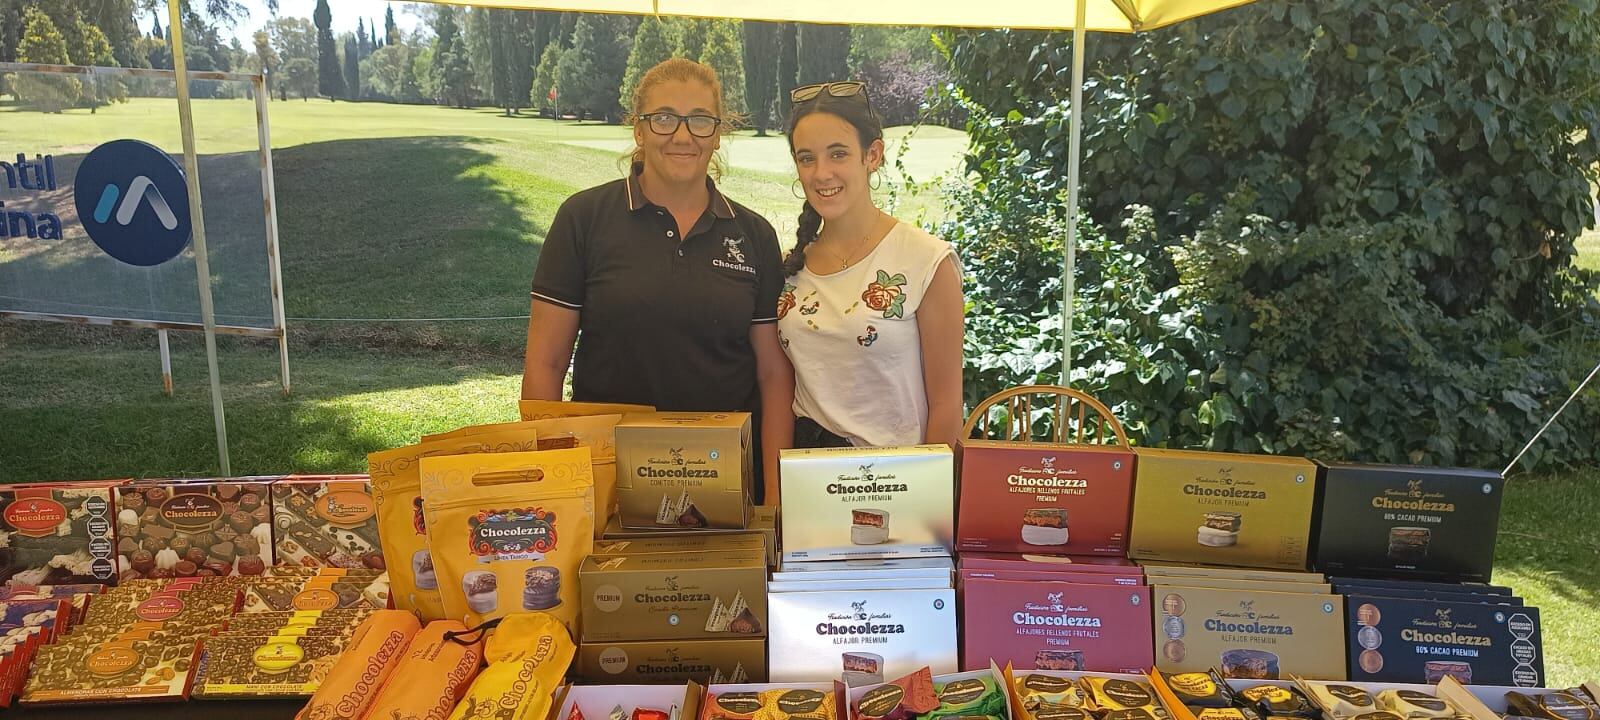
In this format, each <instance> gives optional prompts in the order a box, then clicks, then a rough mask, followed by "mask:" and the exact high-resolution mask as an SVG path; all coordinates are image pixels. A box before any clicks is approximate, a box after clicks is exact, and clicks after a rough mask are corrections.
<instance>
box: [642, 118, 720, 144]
mask: <svg viewBox="0 0 1600 720" xmlns="http://www.w3.org/2000/svg"><path fill="white" fill-rule="evenodd" d="M639 120H640V121H641V122H648V123H650V132H653V133H655V134H657V135H672V134H674V133H676V132H678V126H679V125H688V126H689V134H690V135H693V136H695V137H697V138H708V137H711V136H712V135H715V134H717V127H719V126H720V125H722V118H719V117H716V116H713V115H679V114H677V113H669V112H653V113H648V114H645V115H641V116H639Z"/></svg>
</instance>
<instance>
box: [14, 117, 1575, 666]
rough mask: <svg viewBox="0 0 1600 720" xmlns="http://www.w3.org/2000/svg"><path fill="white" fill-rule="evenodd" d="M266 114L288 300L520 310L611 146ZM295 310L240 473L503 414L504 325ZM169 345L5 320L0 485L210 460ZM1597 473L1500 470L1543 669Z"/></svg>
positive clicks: (761, 181) (242, 453)
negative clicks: (546, 251) (564, 217)
mask: <svg viewBox="0 0 1600 720" xmlns="http://www.w3.org/2000/svg"><path fill="white" fill-rule="evenodd" d="M171 105H172V103H171V101H161V100H136V101H134V102H130V103H126V104H120V105H113V106H110V107H106V108H101V109H100V111H99V112H98V113H96V114H95V115H93V116H91V115H89V114H88V113H86V112H78V111H74V112H68V113H65V114H63V115H58V116H48V117H45V116H39V115H33V114H28V113H19V112H16V111H14V110H13V109H11V108H9V107H5V106H3V105H0V128H3V131H0V132H3V137H4V139H5V140H6V144H7V146H12V145H15V146H18V147H26V148H29V151H30V152H32V148H35V147H37V148H40V149H41V151H45V150H46V149H49V150H52V151H56V152H61V153H81V152H83V151H85V150H87V149H88V148H90V147H93V146H94V145H95V144H97V143H99V142H101V141H104V140H107V139H111V138H114V137H127V136H135V137H143V138H146V139H149V140H152V141H155V142H158V143H160V144H163V145H165V146H168V147H173V148H175V147H177V132H176V128H175V126H174V125H173V124H172V123H173V120H172V116H171V114H170V113H171ZM252 108H253V106H252V104H251V103H248V102H244V101H200V102H197V103H196V114H197V122H198V125H199V130H200V138H201V139H200V150H201V152H202V153H207V154H211V155H216V154H223V153H242V152H247V151H248V150H250V149H251V148H252V147H253V143H254V134H253V133H254V131H253V129H251V127H252V126H251V124H250V123H251V122H252V120H251V113H252V112H253V110H252ZM271 113H272V115H271V122H272V132H273V144H274V146H275V148H276V149H275V152H274V163H275V166H276V170H277V191H278V200H279V206H280V208H281V216H280V227H281V230H282V248H283V278H284V284H285V288H284V297H285V304H286V306H287V310H288V314H289V315H290V316H291V317H434V316H486V315H521V314H524V313H526V312H527V309H528V298H527V287H528V283H529V280H530V279H531V276H532V272H533V266H534V263H535V262H536V261H537V257H538V250H539V245H540V242H541V240H542V238H543V236H544V232H545V228H546V226H547V224H548V222H549V220H550V218H551V216H552V215H553V213H554V211H555V208H556V207H557V206H558V205H559V204H560V203H561V201H562V200H563V199H565V198H566V197H567V196H568V195H570V194H571V193H573V192H575V191H577V190H579V189H581V188H584V187H588V186H590V185H593V184H596V183H600V182H603V181H605V180H608V179H611V178H615V177H618V176H619V174H620V166H619V164H618V158H619V155H620V154H621V153H622V152H623V151H624V150H626V149H627V147H628V145H627V142H628V139H627V131H626V130H625V129H622V128H617V127H613V126H603V125H595V124H579V123H574V122H552V121H548V120H538V119H531V118H507V117H504V116H502V115H501V114H500V113H499V112H497V111H493V110H482V109H478V110H452V109H445V108H437V107H426V106H394V105H381V104H361V103H328V102H322V101H312V102H301V101H298V100H292V101H288V102H274V103H272V104H271ZM241 128H243V129H242V130H241ZM889 135H890V138H889V139H890V141H891V150H890V152H891V155H894V154H897V153H900V152H901V148H904V154H903V155H901V157H902V160H903V162H904V164H905V166H906V168H907V169H908V172H909V174H910V175H911V180H913V181H915V182H916V183H924V182H928V181H931V180H933V179H934V178H935V177H937V176H939V175H941V174H943V173H947V172H949V171H951V170H952V169H953V168H955V167H956V166H957V161H958V159H959V155H960V152H961V149H962V147H963V144H964V139H963V137H962V136H961V135H960V134H959V133H955V132H952V131H948V130H944V129H940V128H922V129H919V130H916V131H915V132H914V133H913V132H909V131H908V130H907V129H903V128H896V129H891V131H890V133H889ZM726 147H727V153H726V155H727V158H728V161H729V164H730V171H729V174H728V176H727V177H726V178H725V179H724V181H723V186H724V189H725V190H726V191H727V193H728V194H729V195H730V196H731V197H733V198H734V199H736V200H738V201H740V202H743V203H744V204H746V205H748V206H750V207H752V208H754V209H755V210H757V211H758V212H762V213H763V214H765V215H766V216H767V217H768V218H769V219H771V220H772V221H773V223H774V225H776V226H777V227H778V228H779V232H780V235H781V236H782V237H784V238H787V237H788V236H789V233H792V228H793V216H794V215H795V214H796V212H797V211H798V205H799V201H798V200H796V199H795V198H794V197H792V196H791V195H790V187H789V185H790V180H791V178H792V177H793V176H792V167H791V166H790V165H789V163H788V159H787V155H786V152H787V147H786V145H785V144H784V141H783V139H782V138H781V137H770V138H756V137H753V136H750V135H748V134H741V135H739V136H736V137H733V138H730V139H729V140H728V142H727V146H726ZM219 167H220V166H219ZM227 172H228V171H227V170H218V173H219V174H220V175H225V174H226V173H227ZM238 172H240V173H244V174H246V175H247V174H248V173H247V172H245V171H243V170H241V171H238ZM203 175H204V173H203ZM208 182H209V181H208ZM899 189H900V190H901V191H903V192H907V191H909V190H912V189H916V188H912V187H910V186H908V185H906V184H904V183H903V182H902V184H901V185H900V186H899ZM897 212H899V213H900V214H901V216H902V217H907V218H912V217H915V216H918V215H922V214H926V215H932V216H937V215H938V214H939V213H941V212H942V208H941V207H940V206H939V205H938V204H937V201H936V200H934V199H931V198H930V197H929V194H928V193H923V194H921V195H918V196H916V197H913V198H911V199H910V200H909V201H908V202H907V203H905V204H904V205H903V206H901V207H900V208H898V209H897ZM208 223H209V217H208ZM222 227H225V225H219V226H218V227H217V228H212V230H213V232H214V233H217V237H218V239H217V240H216V242H219V243H225V242H227V240H226V238H225V237H223V236H225V235H226V232H225V231H222V230H219V228H222ZM4 252H6V251H5V250H4V246H3V245H0V262H8V261H10V260H9V256H7V255H4V254H3V253H4ZM1580 253H1581V255H1580V263H1582V264H1585V265H1587V266H1589V267H1596V268H1600V236H1596V235H1590V236H1588V237H1587V238H1585V239H1584V240H1583V241H1582V242H1581V243H1580ZM224 271H225V274H237V273H241V272H245V270H243V269H240V268H234V269H231V270H229V269H227V268H226V267H225V268H224ZM222 282H223V283H224V286H225V287H227V285H226V283H231V282H238V280H237V279H235V278H232V277H224V279H223V280H222ZM92 289H93V288H89V289H86V291H89V290H92ZM0 294H4V293H3V292H0ZM290 328H291V335H290V356H291V366H292V372H293V377H294V386H295V391H294V394H293V395H292V396H290V397H288V398H284V397H281V396H280V395H279V392H278V381H277V356H276V351H275V348H274V346H273V345H272V344H270V343H267V342H263V341H253V340H242V339H238V338H222V339H221V342H220V356H221V369H222V377H223V383H224V394H225V397H226V402H227V413H228V430H229V438H230V449H231V451H232V458H233V471H234V472H235V473H236V474H270V473H280V472H289V471H301V472H335V471H360V470H363V469H364V468H365V461H364V458H365V455H366V453H368V452H371V451H374V450H378V449H383V448H388V447H393V446H397V445H401V444H405V443H410V442H414V441H415V440H416V438H417V436H418V435H420V434H423V433H429V432H437V431H442V430H448V429H451V428H455V427H458V426H461V425H465V424H472V423H487V422H500V421H505V420H510V419H513V418H514V417H515V415H516V408H515V399H516V396H517V392H518V387H519V382H520V378H519V375H520V368H521V355H522V343H523V338H524V323H523V322H522V321H516V320H513V321H488V322H473V323H408V324H386V323H378V324H372V323H359V324H350V323H337V322H322V321H309V320H308V321H294V322H291V325H290ZM173 363H174V367H173V374H174V377H175V382H176V392H175V395H174V396H173V397H170V398H169V397H166V396H165V395H163V394H162V393H161V376H160V366H159V363H158V359H157V354H156V339H155V337H154V335H153V334H152V333H149V332H144V331H121V330H111V329H105V328H80V327H71V326H57V325H48V324H22V323H0V429H3V431H0V482H16V481H26V480H48V479H71V478H99V477H128V476H140V477H159V476H193V475H206V474H212V473H215V472H216V450H215V446H214V441H213V435H212V421H211V415H210V403H209V399H210V398H209V391H208V388H207V385H206V369H205V358H204V353H203V350H202V346H201V343H200V340H199V338H198V337H197V336H195V335H193V334H184V333H176V334H174V335H173ZM1597 483H1600V470H1587V471H1578V472H1563V473H1550V474H1545V475H1541V476H1535V477H1518V478H1514V479H1513V480H1512V481H1511V485H1510V489H1509V491H1508V492H1507V500H1506V503H1507V504H1506V508H1505V513H1504V516H1503V518H1502V535H1501V541H1500V544H1499V551H1498V554H1499V571H1498V572H1497V574H1496V578H1495V579H1496V581H1497V582H1501V583H1504V584H1509V585H1511V586H1513V587H1515V588H1517V589H1518V590H1519V591H1520V592H1521V593H1522V594H1523V595H1524V596H1525V597H1526V598H1527V599H1528V601H1529V603H1530V604H1533V605H1537V606H1539V607H1540V608H1542V610H1543V622H1544V632H1545V635H1546V641H1545V663H1546V666H1547V668H1548V669H1549V673H1550V682H1551V684H1553V685H1560V686H1566V685H1570V684H1573V683H1576V682H1579V681H1582V680H1588V679H1595V678H1600V647H1597V646H1596V645H1595V643H1593V641H1592V640H1591V628H1592V627H1593V626H1594V625H1595V624H1597V623H1600V560H1597V557H1600V524H1597V523H1595V521H1594V516H1595V513H1596V501H1595V500H1594V497H1595V492H1596V491H1597Z"/></svg>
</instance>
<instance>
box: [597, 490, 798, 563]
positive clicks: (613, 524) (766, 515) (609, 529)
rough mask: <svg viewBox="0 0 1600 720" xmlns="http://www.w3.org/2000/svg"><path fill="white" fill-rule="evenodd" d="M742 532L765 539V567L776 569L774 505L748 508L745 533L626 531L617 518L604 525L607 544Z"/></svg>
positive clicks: (729, 532) (720, 530)
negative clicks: (759, 535)
mask: <svg viewBox="0 0 1600 720" xmlns="http://www.w3.org/2000/svg"><path fill="white" fill-rule="evenodd" d="M745 532H759V533H761V537H763V538H765V539H766V545H767V567H777V566H778V508H777V506H775V505H757V506H754V507H751V508H750V527H749V528H748V529H745V530H741V529H738V528H702V529H700V530H674V529H671V528H653V529H639V528H625V527H623V526H622V521H621V519H619V518H618V517H617V516H616V515H612V516H611V517H610V518H609V519H608V521H607V522H606V527H605V532H604V533H603V537H604V539H606V540H630V539H635V538H653V537H664V536H669V535H670V536H672V537H696V536H701V535H737V534H740V533H745Z"/></svg>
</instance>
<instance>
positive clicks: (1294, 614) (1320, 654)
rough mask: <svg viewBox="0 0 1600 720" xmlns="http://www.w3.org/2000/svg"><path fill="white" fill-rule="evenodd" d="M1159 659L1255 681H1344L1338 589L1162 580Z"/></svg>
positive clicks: (1170, 668) (1160, 663) (1159, 664)
mask: <svg viewBox="0 0 1600 720" xmlns="http://www.w3.org/2000/svg"><path fill="white" fill-rule="evenodd" d="M1152 588H1153V589H1152V599H1153V600H1154V601H1155V603H1156V606H1155V646H1154V649H1155V661H1156V668H1157V669H1159V670H1161V671H1163V672H1204V671H1206V670H1208V669H1211V668H1217V669H1219V670H1221V671H1222V674H1223V675H1224V676H1225V677H1231V678H1246V679H1251V680H1280V679H1289V677H1290V676H1291V675H1294V676H1298V677H1302V678H1306V679H1310V680H1344V679H1345V664H1344V662H1342V661H1341V658H1342V657H1343V653H1344V647H1345V644H1344V635H1345V632H1344V607H1345V599H1344V598H1342V597H1340V596H1338V595H1312V594H1308V593H1280V592H1251V591H1239V590H1222V589H1216V588H1193V587H1184V586H1182V585H1173V584H1163V583H1157V584H1154V585H1153V586H1152Z"/></svg>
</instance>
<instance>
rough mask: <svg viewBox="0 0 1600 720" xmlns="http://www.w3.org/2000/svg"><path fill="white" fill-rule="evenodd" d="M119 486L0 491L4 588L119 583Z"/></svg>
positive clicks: (112, 483)
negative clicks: (116, 491)
mask: <svg viewBox="0 0 1600 720" xmlns="http://www.w3.org/2000/svg"><path fill="white" fill-rule="evenodd" d="M120 484H121V483H120V482H119V481H101V482H82V483H72V484H70V485H67V484H51V483H38V484H28V485H6V486H0V583H4V584H7V585H63V584H72V583H115V582H116V581H117V575H118V573H117V558H116V550H115V543H116V534H115V531H116V522H117V517H116V515H117V513H116V509H115V504H114V503H113V498H112V494H113V492H114V488H115V487H116V486H117V485H120Z"/></svg>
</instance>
